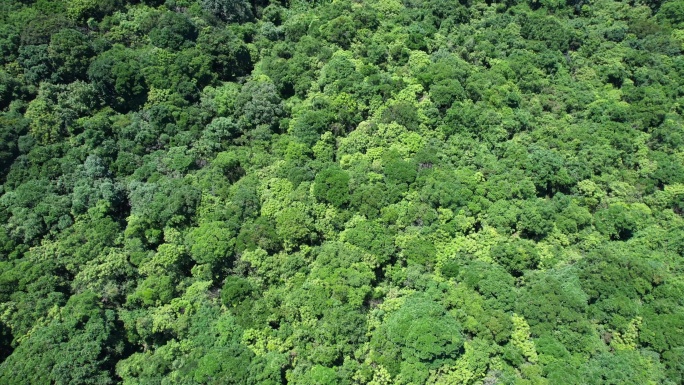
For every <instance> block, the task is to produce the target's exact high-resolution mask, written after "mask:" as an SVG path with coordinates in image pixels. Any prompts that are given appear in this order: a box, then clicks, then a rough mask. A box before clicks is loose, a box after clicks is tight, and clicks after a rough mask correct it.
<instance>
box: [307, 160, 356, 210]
mask: <svg viewBox="0 0 684 385" xmlns="http://www.w3.org/2000/svg"><path fill="white" fill-rule="evenodd" d="M313 194H314V196H315V197H316V199H318V200H320V201H322V202H327V203H330V204H332V205H333V206H336V207H342V206H343V205H345V204H346V203H347V202H349V175H347V173H346V172H345V171H344V170H340V169H339V168H338V167H335V166H333V167H328V168H326V169H325V170H323V171H321V172H319V173H318V174H317V175H316V179H315V182H314V187H313Z"/></svg>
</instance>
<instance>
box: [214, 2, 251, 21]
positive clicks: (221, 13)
mask: <svg viewBox="0 0 684 385" xmlns="http://www.w3.org/2000/svg"><path fill="white" fill-rule="evenodd" d="M202 8H204V10H205V11H207V12H209V13H210V14H211V15H213V16H215V17H218V18H219V19H221V20H223V21H227V22H243V21H246V20H249V19H251V18H252V7H251V5H250V4H249V3H248V2H247V1H245V0H202Z"/></svg>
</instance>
